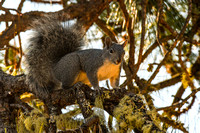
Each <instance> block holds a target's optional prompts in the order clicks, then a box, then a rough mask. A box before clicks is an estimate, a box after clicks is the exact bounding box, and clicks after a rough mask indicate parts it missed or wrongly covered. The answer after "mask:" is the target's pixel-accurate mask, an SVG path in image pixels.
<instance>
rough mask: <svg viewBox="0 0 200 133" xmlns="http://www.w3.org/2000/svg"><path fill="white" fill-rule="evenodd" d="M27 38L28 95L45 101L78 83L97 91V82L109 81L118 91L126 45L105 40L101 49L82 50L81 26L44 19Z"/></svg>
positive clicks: (36, 22)
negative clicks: (58, 91) (57, 91)
mask: <svg viewBox="0 0 200 133" xmlns="http://www.w3.org/2000/svg"><path fill="white" fill-rule="evenodd" d="M33 26H34V34H33V35H32V36H31V37H30V38H29V43H30V44H29V46H28V52H27V54H26V55H25V57H26V70H27V74H26V75H27V76H26V77H27V78H26V82H27V83H28V85H29V87H30V89H31V91H32V92H33V93H34V94H35V95H36V96H38V97H41V98H47V97H48V95H49V92H50V91H51V90H58V89H62V88H66V87H72V86H73V85H74V84H76V83H77V82H82V83H84V84H87V85H89V86H90V87H91V86H93V88H94V89H96V90H98V89H99V81H101V80H106V79H109V80H110V83H111V86H112V87H113V88H116V87H118V85H119V77H120V71H121V63H122V59H123V56H124V53H125V51H124V47H125V45H126V42H127V41H125V42H124V43H123V44H122V45H121V44H118V43H114V42H112V41H111V39H110V38H109V37H106V39H105V47H104V48H103V49H86V50H82V46H84V45H85V42H84V41H83V32H82V29H81V28H80V26H78V25H77V24H74V25H72V26H69V25H68V26H66V25H62V24H61V23H60V22H59V21H58V20H55V19H52V18H51V17H50V18H48V17H45V18H43V19H40V20H36V21H35V22H34V23H33Z"/></svg>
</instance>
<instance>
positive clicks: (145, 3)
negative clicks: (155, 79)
mask: <svg viewBox="0 0 200 133" xmlns="http://www.w3.org/2000/svg"><path fill="white" fill-rule="evenodd" d="M147 2H148V0H142V3H141V4H142V34H141V41H140V50H139V56H138V63H137V66H136V71H135V72H134V74H136V73H137V71H138V70H139V67H140V64H141V63H142V53H143V48H144V37H145V22H146V7H147Z"/></svg>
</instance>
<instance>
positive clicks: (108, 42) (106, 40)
mask: <svg viewBox="0 0 200 133" xmlns="http://www.w3.org/2000/svg"><path fill="white" fill-rule="evenodd" d="M111 45H112V40H111V38H110V37H106V38H105V47H107V48H109V47H110V46H111Z"/></svg>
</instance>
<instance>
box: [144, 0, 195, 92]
mask: <svg viewBox="0 0 200 133" xmlns="http://www.w3.org/2000/svg"><path fill="white" fill-rule="evenodd" d="M189 1H190V2H189V8H188V16H187V18H186V21H185V24H184V26H183V28H182V30H181V32H180V34H179V35H178V36H177V37H176V40H175V42H174V44H173V45H172V46H171V48H170V49H169V51H168V52H167V53H166V55H165V57H164V59H163V60H162V61H161V62H160V64H159V65H158V67H157V68H156V70H155V71H154V73H153V74H152V75H151V77H150V78H149V80H148V81H147V84H148V85H149V84H150V83H151V81H152V80H153V79H154V78H155V76H156V75H157V74H158V72H159V70H160V68H161V66H162V65H163V64H164V62H165V61H166V60H167V57H168V56H169V55H170V54H171V52H172V50H173V49H174V48H175V47H176V45H177V43H178V42H179V40H181V38H182V37H183V34H184V32H185V30H186V27H187V25H188V22H189V20H190V17H191V8H190V7H191V0H189ZM147 87H148V86H146V87H145V89H146V88H147Z"/></svg>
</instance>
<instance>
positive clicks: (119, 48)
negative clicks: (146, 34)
mask: <svg viewBox="0 0 200 133" xmlns="http://www.w3.org/2000/svg"><path fill="white" fill-rule="evenodd" d="M104 44H105V46H104V49H103V50H104V54H103V56H104V57H105V58H106V59H108V60H109V61H110V62H112V63H113V64H115V65H118V64H120V63H121V62H122V58H123V57H124V53H125V51H124V47H125V46H126V44H127V41H125V42H124V43H123V44H118V43H115V42H112V40H111V38H110V37H106V38H105V43H104Z"/></svg>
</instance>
